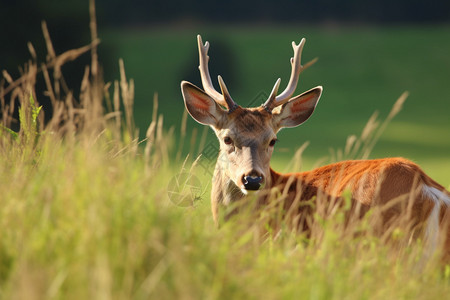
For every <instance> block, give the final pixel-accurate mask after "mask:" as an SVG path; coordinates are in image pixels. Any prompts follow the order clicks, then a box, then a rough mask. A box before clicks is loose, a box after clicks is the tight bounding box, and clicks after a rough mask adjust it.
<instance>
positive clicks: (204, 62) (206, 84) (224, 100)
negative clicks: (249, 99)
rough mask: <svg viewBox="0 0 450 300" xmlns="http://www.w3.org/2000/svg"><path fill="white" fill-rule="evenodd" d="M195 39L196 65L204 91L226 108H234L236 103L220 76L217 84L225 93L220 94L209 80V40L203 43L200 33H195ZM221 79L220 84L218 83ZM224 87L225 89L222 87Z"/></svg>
mask: <svg viewBox="0 0 450 300" xmlns="http://www.w3.org/2000/svg"><path fill="white" fill-rule="evenodd" d="M197 41H198V55H199V60H200V65H199V66H198V68H199V70H200V76H201V78H202V85H203V89H204V90H205V92H206V93H207V94H208V95H209V96H210V97H211V98H213V99H214V100H215V101H216V102H217V103H218V104H220V105H222V106H225V107H227V108H228V110H231V109H234V106H235V105H236V104H235V103H234V101H233V100H232V99H231V97H230V95H229V93H228V90H227V89H226V86H225V84H224V83H223V80H222V78H221V77H220V78H219V84H220V87H221V89H222V92H223V91H224V90H225V91H226V94H223V95H222V94H220V93H219V92H218V91H216V89H215V88H214V86H213V84H212V81H211V75H210V74H209V68H208V61H209V56H208V50H209V42H206V43H205V44H204V45H203V41H202V37H201V36H200V35H197ZM220 81H222V84H221V83H220ZM222 85H223V87H225V89H223V88H222Z"/></svg>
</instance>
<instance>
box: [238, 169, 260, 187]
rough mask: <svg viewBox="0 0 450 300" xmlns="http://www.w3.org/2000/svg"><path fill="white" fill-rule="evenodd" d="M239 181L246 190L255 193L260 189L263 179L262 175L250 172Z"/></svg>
mask: <svg viewBox="0 0 450 300" xmlns="http://www.w3.org/2000/svg"><path fill="white" fill-rule="evenodd" d="M241 181H242V184H243V185H244V188H245V189H246V190H249V191H257V190H259V188H260V187H261V184H262V183H263V181H264V177H263V176H262V174H259V173H255V172H252V173H250V174H248V175H246V174H244V175H242V179H241Z"/></svg>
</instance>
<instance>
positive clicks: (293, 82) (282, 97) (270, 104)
mask: <svg viewBox="0 0 450 300" xmlns="http://www.w3.org/2000/svg"><path fill="white" fill-rule="evenodd" d="M305 42H306V40H305V39H304V38H303V39H302V40H301V41H300V43H299V44H298V45H296V44H295V42H292V48H293V49H294V57H291V66H292V71H291V78H290V79H289V83H288V85H287V87H286V89H285V90H284V91H283V92H282V93H281V94H279V95H278V96H276V97H272V95H271V96H270V97H269V99H268V100H267V101H266V103H264V107H265V108H266V109H267V110H269V111H271V110H272V109H273V108H275V107H277V106H279V105H282V104H284V103H286V102H288V101H289V99H290V98H291V97H292V95H293V94H294V92H295V89H296V88H297V83H298V78H299V76H300V73H301V72H302V71H303V70H305V69H306V68H308V67H310V66H311V65H312V64H314V63H315V62H316V61H317V59H313V60H312V61H310V62H308V63H307V64H306V65H304V66H302V64H301V58H302V51H303V46H304V45H305ZM275 85H276V84H275Z"/></svg>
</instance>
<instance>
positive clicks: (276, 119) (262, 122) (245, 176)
mask: <svg viewBox="0 0 450 300" xmlns="http://www.w3.org/2000/svg"><path fill="white" fill-rule="evenodd" d="M181 88H182V93H183V98H184V102H185V105H186V109H187V110H188V112H189V114H190V115H191V116H192V117H193V118H194V119H195V120H196V121H197V122H199V123H201V124H204V125H209V126H211V127H212V128H213V130H214V132H215V134H216V136H217V138H218V139H219V143H220V153H219V158H218V161H217V163H218V165H219V167H220V170H221V172H223V173H224V175H225V176H226V177H228V178H230V179H231V180H232V181H233V183H234V184H235V185H236V186H237V187H238V188H239V189H241V191H242V192H243V193H244V194H246V193H247V192H248V191H250V190H258V189H260V188H261V187H262V186H264V184H270V182H269V181H270V158H271V157H272V153H273V149H274V145H275V143H276V141H277V136H276V134H277V132H278V131H279V130H280V129H281V128H283V127H294V126H297V125H300V124H301V123H303V122H305V121H306V120H307V119H308V118H309V116H311V114H312V113H313V111H314V108H315V106H316V104H317V101H318V100H319V97H320V94H321V91H322V89H321V88H315V89H312V90H310V91H308V92H306V93H304V94H302V95H300V96H297V97H294V98H292V99H291V100H290V101H288V102H287V103H285V104H284V105H282V106H279V107H277V108H276V109H273V110H272V111H270V110H268V109H267V108H266V107H257V108H242V107H240V106H237V105H236V104H235V105H234V106H233V109H232V110H230V109H223V108H222V107H221V106H220V105H219V104H218V103H217V102H216V101H215V100H214V99H212V98H211V97H210V96H209V95H207V94H206V93H205V92H203V91H202V90H201V89H199V88H198V87H196V86H194V85H192V84H191V83H189V82H185V81H184V82H182V84H181ZM233 103H234V102H233Z"/></svg>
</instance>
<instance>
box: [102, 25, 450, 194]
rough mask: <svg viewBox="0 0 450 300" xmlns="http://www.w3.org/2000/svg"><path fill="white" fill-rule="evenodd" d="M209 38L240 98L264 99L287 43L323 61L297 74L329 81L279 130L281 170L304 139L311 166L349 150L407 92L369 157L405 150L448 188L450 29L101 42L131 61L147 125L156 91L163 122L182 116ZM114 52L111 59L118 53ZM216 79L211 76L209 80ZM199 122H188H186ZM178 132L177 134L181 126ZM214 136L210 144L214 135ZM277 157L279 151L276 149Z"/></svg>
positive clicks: (170, 35) (139, 35) (141, 32)
mask: <svg viewBox="0 0 450 300" xmlns="http://www.w3.org/2000/svg"><path fill="white" fill-rule="evenodd" d="M198 33H200V34H202V36H203V39H204V40H209V41H210V42H211V48H210V51H209V55H210V57H211V60H210V70H211V74H212V77H213V79H214V78H215V77H216V76H217V74H221V75H222V76H223V77H224V79H225V82H227V85H228V87H229V89H230V92H231V95H232V96H233V98H234V100H235V101H237V102H238V103H239V104H241V105H244V106H246V105H249V104H252V105H259V104H260V103H262V102H263V101H264V100H265V97H264V95H267V94H268V93H269V92H270V89H271V88H272V86H273V84H274V82H275V80H276V79H277V78H278V77H281V78H282V86H283V84H286V83H287V80H288V79H289V74H290V65H289V60H288V59H289V58H290V57H291V55H292V48H291V46H290V43H291V41H292V40H295V41H297V42H298V41H299V40H300V39H301V38H302V37H306V38H307V43H306V46H305V49H304V55H303V61H304V62H306V61H308V60H311V59H313V58H314V57H319V61H318V62H317V63H316V64H315V65H314V66H313V67H311V68H310V69H308V70H307V71H306V72H305V73H304V74H303V75H302V76H301V79H300V84H299V87H298V91H299V92H301V91H304V90H307V89H309V88H311V87H314V86H316V85H323V86H324V94H323V96H322V99H321V101H320V103H319V106H318V108H317V110H316V112H315V114H314V116H313V117H312V119H311V120H309V121H308V122H307V123H306V124H304V125H303V126H302V127H300V128H296V129H290V130H285V131H282V132H281V133H280V137H279V138H280V140H281V142H280V143H279V144H278V147H279V148H285V150H284V151H278V152H277V154H276V155H275V157H274V163H275V164H276V165H279V166H283V164H284V163H285V162H286V160H288V159H289V158H286V157H291V156H292V155H293V153H294V152H295V149H296V148H297V147H299V146H301V145H302V144H303V143H304V142H305V141H310V145H309V147H308V148H307V150H306V151H305V152H304V158H305V160H306V161H305V162H306V168H310V167H311V166H313V165H314V164H315V163H316V162H317V160H318V159H322V158H324V157H328V161H329V160H330V159H329V157H330V148H332V149H337V148H343V147H344V145H345V141H346V138H347V136H349V135H359V134H360V133H361V131H362V129H363V128H364V125H365V123H366V122H367V120H368V119H369V117H370V116H371V115H372V114H373V113H374V112H375V111H379V112H380V117H381V118H384V117H385V116H386V115H387V112H388V111H389V110H390V108H391V106H392V105H393V103H394V102H395V100H396V99H397V98H398V97H399V96H400V95H401V94H402V93H403V92H404V91H409V93H410V96H409V98H408V100H407V101H406V103H405V105H404V108H403V111H402V112H401V113H400V115H398V116H397V117H396V118H395V119H394V121H393V122H392V123H391V124H390V125H389V127H388V128H387V130H386V132H385V134H384V135H382V136H381V139H380V141H379V142H378V144H377V146H376V147H375V149H374V152H373V154H372V157H385V156H404V157H407V158H409V159H412V160H414V161H416V162H418V163H419V164H420V165H422V166H423V167H424V168H425V170H426V171H427V172H429V173H430V174H431V176H433V177H434V178H436V179H437V180H438V181H440V182H441V183H442V184H444V185H446V186H448V185H449V184H450V182H448V170H449V169H450V155H449V153H450V138H447V137H449V136H450V133H449V132H450V118H448V115H449V113H450V98H449V95H450V86H449V85H448V82H447V81H448V78H449V76H450V73H449V70H450V56H449V55H448V53H450V40H449V39H448V38H447V37H448V36H449V35H450V27H448V26H442V27H429V28H428V27H398V28H396V27H394V28H392V27H386V28H350V27H342V28H340V27H321V28H313V27H308V26H293V27H287V28H264V27H262V28H260V27H250V28H248V27H244V28H241V27H208V28H206V27H201V28H196V27H193V28H190V27H187V28H170V29H134V30H121V31H112V32H109V31H108V32H105V33H104V35H103V42H104V44H105V45H107V46H108V49H114V50H113V53H114V55H115V56H116V57H122V58H124V60H125V63H126V70H127V74H128V76H129V77H132V78H134V80H135V82H136V122H137V124H138V126H140V127H141V128H145V127H146V126H147V125H148V120H149V116H150V114H151V105H152V104H151V99H152V97H153V93H155V92H157V93H158V94H159V97H160V107H159V109H160V111H161V112H163V113H164V115H165V123H166V125H167V126H176V127H177V128H179V124H180V119H181V115H182V112H183V109H184V107H183V105H182V98H181V92H180V88H179V84H180V82H181V80H189V81H191V82H193V83H196V84H200V82H199V80H200V77H199V74H198V69H197V66H198V55H197V45H196V38H195V37H196V34H198ZM114 55H112V56H114ZM213 81H214V80H213ZM196 127H197V128H198V129H199V130H201V129H200V128H199V127H198V125H197V124H196V123H195V122H194V121H192V120H188V128H189V129H191V128H196ZM175 132H176V133H177V132H178V130H176V131H175ZM208 141H213V142H214V137H213V135H212V133H210V134H209V135H208ZM278 154H279V155H278Z"/></svg>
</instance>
